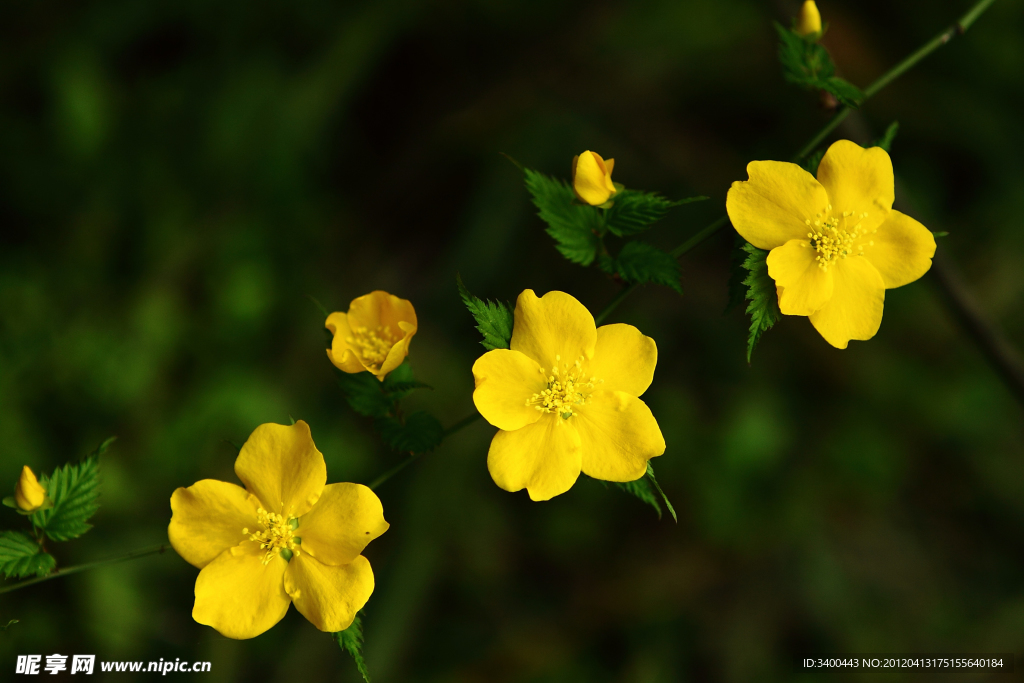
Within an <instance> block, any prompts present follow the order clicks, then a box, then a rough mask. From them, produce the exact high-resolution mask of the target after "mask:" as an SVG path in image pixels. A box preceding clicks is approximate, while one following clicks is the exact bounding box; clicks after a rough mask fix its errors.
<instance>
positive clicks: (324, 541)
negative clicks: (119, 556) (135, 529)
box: [167, 420, 388, 639]
mask: <svg viewBox="0 0 1024 683" xmlns="http://www.w3.org/2000/svg"><path fill="white" fill-rule="evenodd" d="M235 474H237V475H238V478H239V479H241V480H242V483H243V484H245V488H244V489H243V488H242V487H240V486H236V485H235V484H229V483H227V482H223V481H215V480H213V479H204V480H202V481H199V482H196V483H195V484H193V485H192V486H189V487H188V488H179V489H178V490H177V491H175V492H174V495H172V496H171V510H172V511H173V516H172V517H171V524H170V526H169V527H168V529H167V535H168V536H169V537H170V540H171V545H172V546H173V547H174V549H175V550H176V551H178V554H179V555H181V556H182V557H183V558H184V559H185V560H187V561H188V562H189V563H191V564H193V565H195V566H196V567H199V568H200V569H202V571H201V572H199V578H198V579H197V580H196V590H195V595H196V601H195V607H194V608H193V609H192V617H193V618H194V619H195V620H196V621H198V622H199V623H200V624H206V625H208V626H212V627H213V628H215V629H217V630H218V631H219V632H220V633H221V634H223V635H225V636H227V637H228V638H239V639H241V638H253V637H255V636H258V635H259V634H261V633H263V632H264V631H266V630H267V629H269V628H270V627H272V626H273V625H274V624H276V623H277V622H278V621H280V620H281V619H282V618H283V617H284V615H285V612H287V611H288V605H289V604H291V603H292V602H294V603H295V607H296V608H297V609H298V610H299V612H301V613H302V615H303V616H304V617H306V618H307V619H309V620H310V621H311V622H312V623H313V625H314V626H316V627H317V628H318V629H320V630H321V631H330V632H334V631H342V630H344V629H346V628H348V627H349V625H351V623H352V620H353V619H354V618H355V615H356V612H358V611H359V610H360V609H361V608H362V607H363V605H365V604H366V601H367V600H368V599H369V598H370V594H371V593H372V592H373V572H372V571H371V569H370V563H369V562H368V561H367V560H366V558H365V557H363V556H362V555H361V554H360V553H362V551H363V548H365V547H366V545H367V544H368V543H369V542H370V541H372V540H373V539H375V538H377V537H378V536H380V535H381V534H382V533H384V532H385V531H387V529H388V523H387V522H385V521H384V513H383V509H382V508H381V504H380V500H379V499H378V498H377V496H376V495H375V494H374V493H373V491H371V490H370V489H368V488H366V487H365V486H363V485H361V484H326V482H327V467H326V465H325V464H324V457H323V455H321V454H320V451H318V450H317V448H316V446H315V445H314V444H313V438H312V436H310V433H309V427H308V426H307V425H306V423H305V422H302V421H301V420H300V421H299V422H296V423H295V424H294V425H292V426H285V425H278V424H264V425H260V426H259V427H257V428H256V430H255V431H254V432H253V433H252V435H251V436H250V437H249V440H248V441H246V442H245V445H243V446H242V450H241V451H240V452H239V454H238V459H237V460H236V461H235ZM325 484H326V485H325Z"/></svg>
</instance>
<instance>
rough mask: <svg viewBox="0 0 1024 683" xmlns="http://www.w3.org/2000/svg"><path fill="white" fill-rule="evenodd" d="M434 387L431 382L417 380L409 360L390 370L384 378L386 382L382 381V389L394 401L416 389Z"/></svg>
mask: <svg viewBox="0 0 1024 683" xmlns="http://www.w3.org/2000/svg"><path fill="white" fill-rule="evenodd" d="M433 388H434V387H432V386H430V385H429V384H424V383H423V382H417V381H416V378H415V377H414V376H413V374H412V366H411V365H409V363H408V362H406V363H402V364H401V365H399V366H398V367H397V368H395V369H394V370H392V371H391V372H389V373H388V376H387V377H385V378H384V382H383V383H381V389H382V390H383V391H384V393H385V394H387V395H388V396H390V397H391V398H392V400H394V401H399V400H401V399H402V398H404V397H406V396H408V395H409V393H411V392H413V391H415V390H416V389H433Z"/></svg>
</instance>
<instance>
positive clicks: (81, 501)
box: [32, 438, 113, 541]
mask: <svg viewBox="0 0 1024 683" xmlns="http://www.w3.org/2000/svg"><path fill="white" fill-rule="evenodd" d="M112 442H113V438H111V439H107V440H106V441H104V442H103V443H102V444H100V446H99V447H98V448H97V449H96V450H95V451H93V453H92V454H91V455H89V456H88V457H87V458H85V459H84V460H82V462H80V463H78V464H77V465H72V464H70V463H69V464H67V465H64V466H63V467H58V468H57V469H56V470H54V472H53V474H52V475H51V476H49V477H43V478H42V479H40V482H39V483H41V484H42V485H43V486H44V487H46V492H47V495H48V496H49V497H50V500H52V501H53V507H52V508H50V509H48V510H40V511H39V512H36V513H34V514H33V515H32V523H33V524H34V525H35V526H36V527H38V528H40V529H42V530H43V531H45V532H46V535H47V536H48V537H49V538H50V539H52V540H54V541H70V540H71V539H72V538H78V537H79V536H81V535H82V534H84V533H85V532H86V531H88V530H89V529H91V528H92V525H91V524H89V523H88V520H89V518H90V517H92V516H93V514H95V512H96V511H97V510H98V509H99V508H100V503H99V497H100V473H99V466H98V457H99V454H100V453H102V452H103V451H105V450H106V448H107V446H109V445H110V443H112Z"/></svg>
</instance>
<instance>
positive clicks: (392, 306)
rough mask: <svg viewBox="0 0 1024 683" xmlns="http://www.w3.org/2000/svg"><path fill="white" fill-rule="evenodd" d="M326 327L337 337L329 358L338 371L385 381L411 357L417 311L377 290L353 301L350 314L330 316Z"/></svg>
mask: <svg viewBox="0 0 1024 683" xmlns="http://www.w3.org/2000/svg"><path fill="white" fill-rule="evenodd" d="M325 327H327V329H328V330H330V331H331V333H332V334H333V335H334V341H333V343H332V344H331V348H329V349H327V357H328V358H329V359H330V360H331V362H332V363H334V365H335V366H337V367H338V369H340V370H343V371H344V372H349V373H356V372H364V371H368V372H371V373H373V374H374V375H376V377H377V379H379V380H380V381H382V382H383V381H384V378H385V377H387V374H388V373H389V372H391V371H392V370H394V369H395V368H397V367H398V366H399V365H401V364H402V361H404V360H405V357H406V356H407V355H409V344H410V342H411V341H412V336H413V335H414V334H416V329H417V323H416V310H415V309H414V308H413V307H412V304H411V303H410V302H409V301H407V300H405V299H399V298H398V297H397V296H395V295H393V294H388V293H387V292H382V291H380V290H377V291H375V292H370V293H369V294H365V295H363V296H361V297H359V298H358V299H354V300H353V301H352V303H351V304H349V307H348V313H331V314H330V315H329V316H328V317H327V321H326V323H325Z"/></svg>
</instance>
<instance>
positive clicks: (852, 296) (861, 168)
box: [726, 140, 935, 349]
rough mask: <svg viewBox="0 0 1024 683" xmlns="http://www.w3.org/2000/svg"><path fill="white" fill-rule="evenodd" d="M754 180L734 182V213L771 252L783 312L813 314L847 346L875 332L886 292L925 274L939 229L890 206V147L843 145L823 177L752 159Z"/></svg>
mask: <svg viewBox="0 0 1024 683" xmlns="http://www.w3.org/2000/svg"><path fill="white" fill-rule="evenodd" d="M747 174H748V175H749V176H750V179H749V180H746V181H742V182H739V181H738V182H735V183H733V185H732V188H731V189H730V190H729V194H728V197H727V198H726V209H727V211H728V212H729V219H730V220H731V221H732V224H733V226H734V227H735V228H736V231H737V232H739V234H740V235H741V236H742V237H743V238H744V239H745V240H747V241H748V242H750V243H751V244H753V245H754V246H755V247H757V248H759V249H769V250H771V253H770V254H769V255H768V274H769V275H770V276H771V278H772V279H773V280H775V284H776V287H777V288H778V295H779V309H780V310H781V311H782V313H784V314H785V315H806V316H809V317H810V319H811V324H812V325H814V328H815V329H816V330H818V332H819V333H820V334H821V336H822V337H824V338H825V340H826V341H827V342H828V343H830V344H832V345H833V346H835V347H837V348H840V349H845V348H846V346H847V344H848V343H849V341H850V340H851V339H862V340H863V339H871V337H873V336H875V333H876V332H877V331H878V327H879V325H880V324H881V322H882V304H883V302H884V301H885V290H886V289H892V288H894V287H901V286H903V285H905V284H908V283H910V282H913V281H914V280H916V279H918V278H919V277H921V276H922V275H924V274H925V273H926V272H928V269H929V268H930V267H931V263H932V261H931V259H932V256H934V255H935V238H934V237H933V235H932V233H931V232H930V231H929V230H928V229H927V228H925V227H924V226H923V225H921V224H920V223H918V222H917V221H916V220H914V219H913V218H911V217H910V216H907V215H905V214H903V213H900V212H899V211H894V210H893V209H892V203H893V198H894V196H895V192H894V181H893V171H892V161H891V160H890V159H889V155H888V154H887V153H886V151H885V150H883V149H881V148H880V147H872V148H870V149H864V148H862V147H860V146H859V145H857V144H854V143H853V142H850V141H849V140H839V141H838V142H836V143H834V144H833V145H832V146H831V147H829V149H828V151H827V152H826V153H825V156H824V158H823V159H822V160H821V164H820V165H819V166H818V177H817V179H815V177H814V176H812V175H811V174H810V173H808V172H807V171H805V170H804V169H802V168H800V167H799V166H797V165H796V164H790V163H786V162H782V161H752V162H750V164H749V165H748V166H747Z"/></svg>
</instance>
